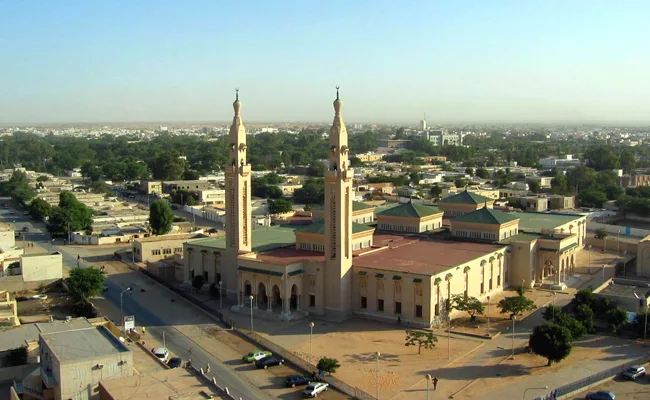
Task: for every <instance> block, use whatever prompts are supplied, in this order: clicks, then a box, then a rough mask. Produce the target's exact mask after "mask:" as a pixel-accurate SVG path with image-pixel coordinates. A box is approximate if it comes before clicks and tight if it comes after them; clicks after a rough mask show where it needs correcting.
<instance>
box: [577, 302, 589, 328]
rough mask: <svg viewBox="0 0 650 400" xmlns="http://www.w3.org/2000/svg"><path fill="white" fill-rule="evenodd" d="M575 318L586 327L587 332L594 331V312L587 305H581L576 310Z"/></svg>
mask: <svg viewBox="0 0 650 400" xmlns="http://www.w3.org/2000/svg"><path fill="white" fill-rule="evenodd" d="M575 317H576V319H577V320H578V321H580V323H581V324H582V325H584V327H585V329H587V332H593V331H594V312H593V311H592V309H591V308H589V307H588V306H587V305H586V304H581V305H579V306H578V308H576V311H575Z"/></svg>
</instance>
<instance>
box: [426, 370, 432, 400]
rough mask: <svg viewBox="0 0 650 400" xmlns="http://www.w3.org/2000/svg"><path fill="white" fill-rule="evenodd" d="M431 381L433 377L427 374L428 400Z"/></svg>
mask: <svg viewBox="0 0 650 400" xmlns="http://www.w3.org/2000/svg"><path fill="white" fill-rule="evenodd" d="M430 381H431V375H429V374H427V400H429V382H430Z"/></svg>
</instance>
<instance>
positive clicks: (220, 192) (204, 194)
mask: <svg viewBox="0 0 650 400" xmlns="http://www.w3.org/2000/svg"><path fill="white" fill-rule="evenodd" d="M197 193H198V195H199V204H225V202H226V191H225V190H224V189H203V190H199V191H198V192H197Z"/></svg>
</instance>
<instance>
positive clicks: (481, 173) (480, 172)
mask: <svg viewBox="0 0 650 400" xmlns="http://www.w3.org/2000/svg"><path fill="white" fill-rule="evenodd" d="M476 176H478V177H479V178H481V179H490V172H489V171H488V170H487V169H485V168H478V169H477V170H476Z"/></svg>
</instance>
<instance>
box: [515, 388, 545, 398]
mask: <svg viewBox="0 0 650 400" xmlns="http://www.w3.org/2000/svg"><path fill="white" fill-rule="evenodd" d="M544 389H548V386H540V387H532V388H528V389H526V390H524V395H523V396H521V400H526V392H527V391H529V390H544Z"/></svg>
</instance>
